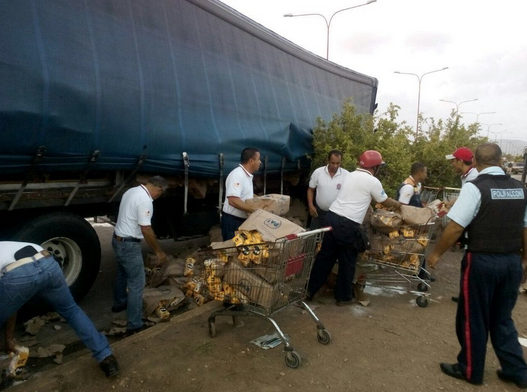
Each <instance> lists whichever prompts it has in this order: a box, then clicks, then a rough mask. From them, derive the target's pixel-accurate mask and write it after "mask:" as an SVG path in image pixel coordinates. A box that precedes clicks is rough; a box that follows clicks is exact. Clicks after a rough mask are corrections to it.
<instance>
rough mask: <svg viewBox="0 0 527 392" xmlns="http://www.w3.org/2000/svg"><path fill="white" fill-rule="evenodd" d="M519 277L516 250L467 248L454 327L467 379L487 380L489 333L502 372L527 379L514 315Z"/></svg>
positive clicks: (520, 278) (520, 272)
mask: <svg viewBox="0 0 527 392" xmlns="http://www.w3.org/2000/svg"><path fill="white" fill-rule="evenodd" d="M521 280H522V267H521V256H520V255H518V254H511V253H507V254H498V253H494V254H483V253H472V252H468V251H467V252H466V253H465V255H464V257H463V260H462V264H461V282H460V295H459V303H458V308H457V315H456V333H457V337H458V340H459V344H460V345H461V351H460V352H459V354H458V357H457V359H458V363H459V364H460V366H461V369H462V370H463V372H464V373H465V375H466V376H467V378H468V379H469V380H472V381H474V382H482V381H483V371H484V367H485V355H486V350H487V340H488V337H489V335H490V339H491V342H492V347H493V348H494V351H495V352H496V356H497V357H498V360H499V361H500V365H501V368H502V370H503V372H504V373H505V374H507V375H509V376H512V377H514V379H516V380H523V381H526V382H527V365H526V364H525V360H524V358H523V352H522V348H521V346H520V343H519V342H518V332H517V331H516V327H515V326H514V322H513V321H512V315H511V314H512V310H513V308H514V305H515V304H516V299H517V298H518V290H519V288H520V284H521Z"/></svg>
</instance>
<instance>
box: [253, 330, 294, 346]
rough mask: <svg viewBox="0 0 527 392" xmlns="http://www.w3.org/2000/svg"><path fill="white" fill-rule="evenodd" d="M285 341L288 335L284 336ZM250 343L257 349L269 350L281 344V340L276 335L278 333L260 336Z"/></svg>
mask: <svg viewBox="0 0 527 392" xmlns="http://www.w3.org/2000/svg"><path fill="white" fill-rule="evenodd" d="M285 337H286V339H289V336H288V335H285ZM251 343H253V344H256V345H257V346H258V347H260V348H262V349H264V350H269V349H270V348H275V347H277V346H279V345H280V344H282V339H281V338H280V336H279V335H278V332H274V333H271V334H267V335H263V336H260V337H259V338H256V339H254V340H251Z"/></svg>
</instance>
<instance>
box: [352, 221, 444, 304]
mask: <svg viewBox="0 0 527 392" xmlns="http://www.w3.org/2000/svg"><path fill="white" fill-rule="evenodd" d="M435 228H436V222H435V220H434V221H432V220H431V221H429V222H428V223H426V224H423V225H403V226H401V227H399V228H382V229H381V228H376V227H371V226H367V227H365V228H364V229H365V230H366V231H367V233H368V237H369V239H370V244H371V249H370V250H368V251H366V252H365V253H363V254H361V257H360V258H359V260H358V263H359V265H360V267H361V269H363V270H365V271H367V272H366V273H364V274H363V276H361V277H359V279H358V280H359V281H362V282H364V284H365V285H370V286H382V287H384V288H388V289H392V290H396V291H401V290H404V288H405V287H406V291H407V292H408V293H410V294H413V295H416V296H417V298H416V300H415V302H416V304H417V305H418V306H419V307H426V306H427V305H428V299H427V297H428V296H430V290H431V286H430V284H429V283H428V282H427V281H426V280H425V279H422V278H420V277H419V276H420V273H424V274H427V275H429V272H428V271H427V270H426V269H424V268H422V265H423V261H424V258H425V252H426V248H427V246H428V245H429V244H430V238H431V237H432V235H433V233H434V231H435ZM421 276H422V275H421Z"/></svg>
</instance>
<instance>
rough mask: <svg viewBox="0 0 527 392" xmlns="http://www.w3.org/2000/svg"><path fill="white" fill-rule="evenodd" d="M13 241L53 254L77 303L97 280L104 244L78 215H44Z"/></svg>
mask: <svg viewBox="0 0 527 392" xmlns="http://www.w3.org/2000/svg"><path fill="white" fill-rule="evenodd" d="M13 239H14V240H16V241H25V242H33V243H35V244H39V245H40V246H42V247H43V248H44V249H46V250H47V251H49V252H50V253H52V254H53V255H54V257H55V259H56V260H57V262H58V263H60V265H61V267H62V272H63V273H64V277H65V278H66V282H67V283H68V286H69V288H70V291H71V294H72V295H73V298H75V301H77V302H78V301H79V300H80V299H81V298H82V297H84V296H85V295H86V294H87V293H88V291H89V290H90V288H91V286H92V285H93V282H94V281H95V278H97V274H98V272H99V266H100V264H101V244H100V243H99V238H98V237H97V233H96V232H95V230H94V229H93V227H92V226H91V225H90V224H89V223H88V222H86V220H85V219H84V218H82V217H81V216H79V215H75V214H71V213H67V212H56V213H51V214H46V215H41V216H39V217H37V218H34V219H32V220H30V221H28V222H25V223H24V225H23V226H22V227H21V228H20V229H19V230H18V231H16V233H15V235H14V236H13Z"/></svg>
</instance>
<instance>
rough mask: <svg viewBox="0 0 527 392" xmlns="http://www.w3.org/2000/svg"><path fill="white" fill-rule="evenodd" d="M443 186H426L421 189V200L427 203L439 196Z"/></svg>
mask: <svg viewBox="0 0 527 392" xmlns="http://www.w3.org/2000/svg"><path fill="white" fill-rule="evenodd" d="M442 189H443V188H435V187H431V186H424V187H423V190H422V191H421V202H422V203H423V204H424V205H426V204H428V203H430V202H432V201H434V200H435V199H438V198H439V194H440V192H441V191H442Z"/></svg>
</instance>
